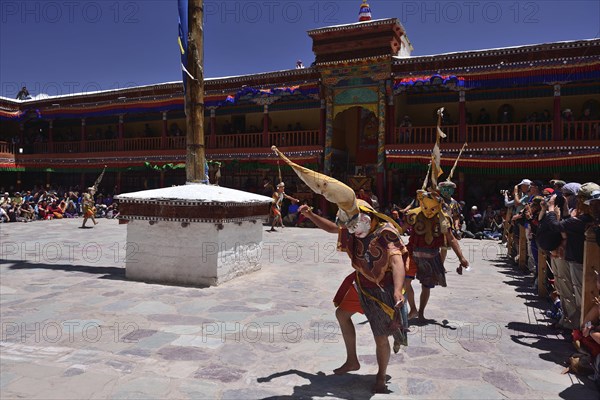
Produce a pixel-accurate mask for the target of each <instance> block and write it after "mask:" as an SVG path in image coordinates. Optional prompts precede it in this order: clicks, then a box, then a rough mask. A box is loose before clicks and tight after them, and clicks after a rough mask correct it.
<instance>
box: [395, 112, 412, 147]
mask: <svg viewBox="0 0 600 400" xmlns="http://www.w3.org/2000/svg"><path fill="white" fill-rule="evenodd" d="M411 130H412V121H411V119H410V117H409V116H408V115H405V116H404V118H402V121H401V122H400V137H399V138H398V139H399V140H400V141H401V142H404V143H407V142H409V141H410V134H411Z"/></svg>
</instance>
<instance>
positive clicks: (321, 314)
mask: <svg viewBox="0 0 600 400" xmlns="http://www.w3.org/2000/svg"><path fill="white" fill-rule="evenodd" d="M99 222H100V223H99V225H98V226H96V227H95V228H94V229H78V228H77V227H78V225H80V223H81V221H80V220H60V221H59V220H57V221H40V222H34V223H27V224H19V223H13V224H0V251H1V254H0V256H1V257H0V259H1V265H0V295H1V304H0V306H1V308H0V313H1V315H0V316H1V325H2V332H1V334H2V337H1V341H0V388H1V389H0V390H1V392H0V398H2V399H3V400H4V399H15V398H36V399H100V398H107V399H108V398H110V399H204V398H207V399H213V398H216V399H260V398H339V399H365V398H374V399H409V398H410V399H506V398H508V399H532V398H543V399H558V398H564V399H595V398H598V392H597V391H596V389H595V386H594V385H593V383H592V382H590V381H589V380H587V379H586V378H579V377H577V376H574V375H569V374H566V375H562V374H561V372H562V370H563V368H564V367H563V362H564V361H565V360H566V359H567V357H568V355H570V354H571V353H572V352H573V350H572V347H571V345H570V343H569V342H567V341H565V340H564V338H563V337H562V336H561V335H558V334H557V332H556V331H554V330H553V329H550V328H549V327H548V326H547V325H548V323H549V321H548V320H547V319H546V317H544V316H543V315H542V314H541V313H542V311H543V310H545V309H546V308H548V306H549V304H548V303H547V302H546V301H545V300H540V299H539V298H538V297H537V296H536V295H535V294H534V293H533V292H532V290H531V289H529V285H530V284H531V278H529V277H525V276H524V275H523V274H521V273H520V272H517V271H516V269H514V268H513V267H512V266H511V265H508V264H506V263H505V261H504V257H502V253H503V251H504V249H503V247H501V246H499V244H498V243H497V242H491V241H476V240H463V241H462V242H461V245H462V246H463V251H465V254H466V255H467V256H468V258H469V261H470V262H471V263H472V265H473V271H472V272H469V273H465V274H464V275H463V276H459V275H457V274H456V273H455V272H454V269H455V268H456V264H457V262H456V260H455V259H453V258H452V257H449V260H450V261H449V262H448V264H447V269H448V270H449V271H451V272H450V273H449V274H448V287H447V288H437V289H435V290H433V291H432V297H431V300H430V304H429V306H428V310H427V311H428V312H427V316H428V318H431V321H430V322H429V323H428V324H427V325H423V326H414V325H413V327H412V330H411V333H410V335H409V347H408V348H405V349H403V350H401V351H400V353H399V354H396V355H392V357H391V362H390V367H389V368H388V375H390V381H389V389H390V393H389V394H379V395H375V396H374V395H371V393H370V386H371V383H372V381H373V380H374V374H375V373H376V370H377V367H376V361H375V354H374V349H375V346H374V343H373V338H372V336H371V333H370V329H369V326H368V324H367V323H366V320H365V318H364V317H363V316H357V317H355V319H354V320H355V323H356V325H357V338H358V352H359V357H360V361H361V364H362V368H361V370H360V371H357V372H354V373H350V374H347V375H345V376H335V375H333V374H332V372H331V371H332V370H333V369H334V368H336V367H338V366H339V365H341V364H342V363H343V361H344V356H345V351H344V345H343V341H342V338H341V334H340V331H339V328H338V326H337V322H336V320H335V316H334V308H333V304H332V301H331V299H332V297H333V295H334V293H335V291H336V290H337V287H338V285H339V283H340V281H341V280H342V279H343V277H345V276H346V275H347V274H348V273H349V272H350V271H351V270H350V266H349V262H348V259H347V256H346V255H345V254H341V253H337V252H335V241H336V238H335V236H334V235H331V234H328V233H326V232H323V231H321V230H318V229H300V228H286V229H284V230H283V231H279V232H274V233H267V232H264V243H263V251H262V254H261V261H262V269H261V270H260V271H258V272H255V273H252V274H250V275H246V276H244V277H240V278H237V279H235V280H233V281H230V282H227V283H225V284H223V285H221V286H218V287H210V288H192V287H176V286H166V285H160V284H148V283H142V282H132V281H128V280H127V279H126V278H125V262H124V258H125V250H126V249H127V247H128V246H129V249H130V250H133V252H132V253H133V254H132V255H131V261H132V262H135V250H136V244H135V243H126V225H119V224H118V222H117V221H116V220H99ZM265 229H266V228H265ZM242 256H244V255H242ZM414 286H415V289H417V296H418V293H419V290H418V285H414Z"/></svg>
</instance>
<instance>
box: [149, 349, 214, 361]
mask: <svg viewBox="0 0 600 400" xmlns="http://www.w3.org/2000/svg"><path fill="white" fill-rule="evenodd" d="M156 353H157V355H159V356H160V357H161V358H163V359H165V360H173V361H175V360H179V361H201V360H208V359H210V358H211V354H209V353H207V352H206V351H203V350H200V349H198V348H196V347H182V346H167V347H163V348H162V349H160V350H158V351H157V352H156Z"/></svg>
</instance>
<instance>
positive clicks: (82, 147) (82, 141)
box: [80, 118, 86, 152]
mask: <svg viewBox="0 0 600 400" xmlns="http://www.w3.org/2000/svg"><path fill="white" fill-rule="evenodd" d="M85 141H86V135H85V118H81V149H80V151H81V152H85Z"/></svg>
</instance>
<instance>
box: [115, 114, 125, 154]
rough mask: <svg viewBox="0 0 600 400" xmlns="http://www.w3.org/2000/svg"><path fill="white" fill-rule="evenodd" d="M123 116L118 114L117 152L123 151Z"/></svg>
mask: <svg viewBox="0 0 600 400" xmlns="http://www.w3.org/2000/svg"><path fill="white" fill-rule="evenodd" d="M123 119H124V115H123V114H119V134H118V135H119V136H118V137H117V150H119V151H123V135H124V128H125V127H124V124H123Z"/></svg>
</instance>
